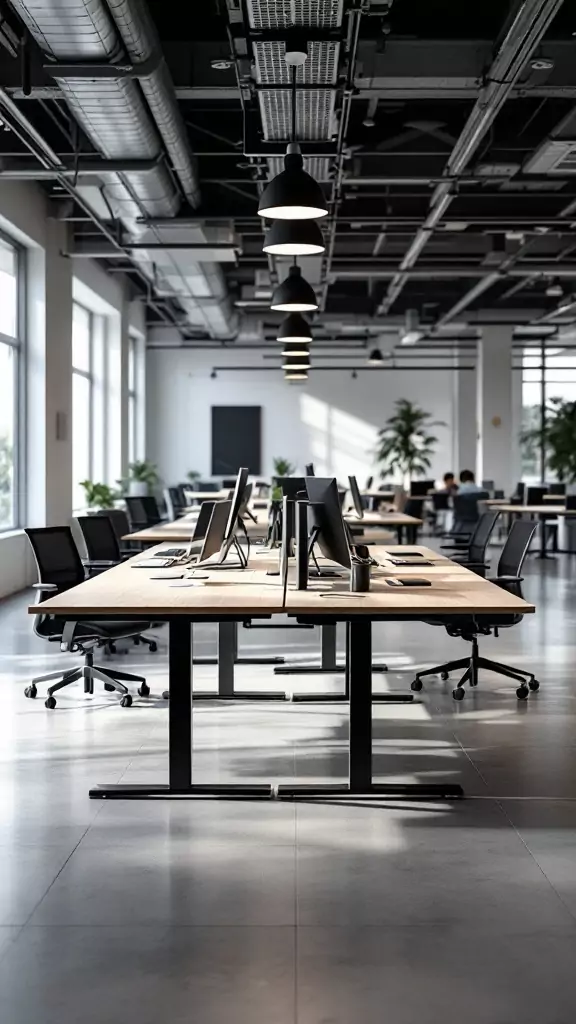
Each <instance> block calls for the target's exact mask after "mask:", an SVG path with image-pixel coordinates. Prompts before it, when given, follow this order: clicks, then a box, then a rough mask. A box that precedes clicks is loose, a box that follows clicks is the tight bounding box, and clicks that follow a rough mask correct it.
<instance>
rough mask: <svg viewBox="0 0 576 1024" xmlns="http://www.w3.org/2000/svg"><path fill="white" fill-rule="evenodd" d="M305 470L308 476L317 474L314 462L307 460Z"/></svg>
mask: <svg viewBox="0 0 576 1024" xmlns="http://www.w3.org/2000/svg"><path fill="white" fill-rule="evenodd" d="M304 472H305V474H306V476H316V474H315V472H314V463H313V462H307V463H306V466H305V468H304Z"/></svg>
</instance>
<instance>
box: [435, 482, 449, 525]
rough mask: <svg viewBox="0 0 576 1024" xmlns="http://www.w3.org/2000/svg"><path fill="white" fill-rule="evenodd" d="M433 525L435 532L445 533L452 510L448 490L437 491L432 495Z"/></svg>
mask: <svg viewBox="0 0 576 1024" xmlns="http://www.w3.org/2000/svg"><path fill="white" fill-rule="evenodd" d="M432 508H433V513H432V526H433V528H434V533H437V532H440V533H444V530H445V528H446V520H447V518H448V513H449V511H450V495H449V494H447V493H446V491H435V492H434V494H433V495H432Z"/></svg>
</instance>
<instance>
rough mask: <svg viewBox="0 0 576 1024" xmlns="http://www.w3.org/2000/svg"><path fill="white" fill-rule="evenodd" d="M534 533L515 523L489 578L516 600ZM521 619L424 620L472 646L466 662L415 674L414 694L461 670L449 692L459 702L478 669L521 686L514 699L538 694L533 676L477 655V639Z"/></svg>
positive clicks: (532, 526) (475, 679)
mask: <svg viewBox="0 0 576 1024" xmlns="http://www.w3.org/2000/svg"><path fill="white" fill-rule="evenodd" d="M535 530H536V523H533V522H531V521H530V520H526V519H517V520H516V521H515V522H514V523H513V524H512V527H511V529H510V533H509V534H508V539H507V541H506V543H505V545H504V547H503V549H502V554H501V556H500V561H499V562H498V570H497V571H498V575H497V576H495V577H493V578H491V580H490V581H491V582H492V583H495V584H496V586H498V587H502V589H503V590H507V591H508V592H509V593H510V594H515V595H516V597H522V587H521V584H522V577H521V576H520V572H521V569H522V565H523V563H524V559H525V558H526V555H527V553H528V548H529V547H530V542H531V540H532V537H533V536H534V532H535ZM522 619H523V615H521V614H519V613H510V614H507V615H504V614H503V615H454V616H452V617H450V618H447V617H446V616H443V617H440V616H438V617H434V618H431V619H425V620H424V621H425V622H427V623H428V624H429V625H431V626H444V628H445V629H446V632H447V633H448V635H449V636H460V637H462V638H463V639H464V640H468V641H469V642H470V643H471V644H472V653H471V654H470V656H469V657H468V658H459V659H458V660H457V661H448V662H446V664H444V665H437V666H436V667H435V668H427V669H425V670H424V671H423V672H417V673H416V676H415V678H414V680H413V682H412V689H413V690H416V691H418V690H421V689H422V679H423V678H424V676H437V675H439V676H440V677H441V678H442V679H448V678H449V674H450V672H456V671H458V670H460V669H464V670H465V671H464V675H463V676H462V678H461V679H460V680H459V681H458V683H457V684H456V689H454V690H453V691H452V696H453V697H454V700H462V699H463V697H464V692H465V691H464V686H465V684H466V683H469V684H470V686H477V685H478V669H480V668H485V669H489V670H490V671H491V672H496V673H497V674H498V675H501V676H507V678H508V679H515V680H516V681H517V682H519V683H520V686H519V687H518V689H517V690H516V696H517V697H519V698H520V699H521V700H524V699H525V698H526V697H527V696H528V694H529V692H530V690H534V691H535V690H539V689H540V683H539V682H538V680H537V679H536V678H535V677H534V674H533V673H532V672H526V670H525V669H521V668H516V667H515V666H511V665H503V664H502V663H501V662H499V661H491V660H490V659H489V658H481V657H480V655H479V653H478V636H489V635H490V634H494V636H498V632H499V630H500V629H507V628H508V627H509V626H516V625H517V624H518V623H519V622H521V621H522Z"/></svg>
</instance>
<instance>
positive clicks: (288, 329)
mask: <svg viewBox="0 0 576 1024" xmlns="http://www.w3.org/2000/svg"><path fill="white" fill-rule="evenodd" d="M276 337H277V339H278V341H303V342H306V343H308V342H309V341H312V331H311V329H310V324H309V323H308V322H307V321H306V320H305V319H304V317H303V316H301V315H300V313H290V315H289V316H285V317H284V319H283V321H282V323H281V325H280V329H279V331H278V334H277V335H276Z"/></svg>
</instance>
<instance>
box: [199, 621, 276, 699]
mask: <svg viewBox="0 0 576 1024" xmlns="http://www.w3.org/2000/svg"><path fill="white" fill-rule="evenodd" d="M237 652H238V623H237V622H227V621H224V622H219V623H218V692H217V693H215V692H214V691H213V690H202V691H197V692H196V693H194V694H193V699H194V700H286V694H285V693H284V691H282V690H241V691H240V692H239V693H238V692H237V691H236V690H235V689H234V667H235V666H236V665H239V664H242V662H243V659H242V658H238V657H237ZM247 660H248V661H249V659H247Z"/></svg>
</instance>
